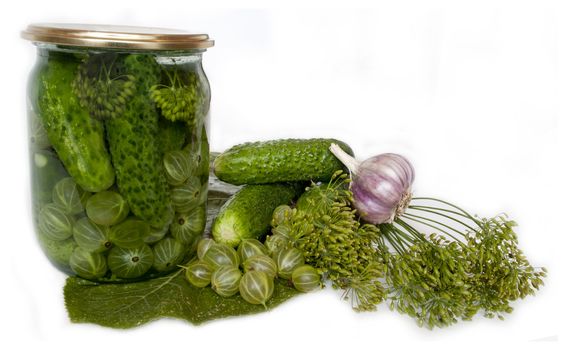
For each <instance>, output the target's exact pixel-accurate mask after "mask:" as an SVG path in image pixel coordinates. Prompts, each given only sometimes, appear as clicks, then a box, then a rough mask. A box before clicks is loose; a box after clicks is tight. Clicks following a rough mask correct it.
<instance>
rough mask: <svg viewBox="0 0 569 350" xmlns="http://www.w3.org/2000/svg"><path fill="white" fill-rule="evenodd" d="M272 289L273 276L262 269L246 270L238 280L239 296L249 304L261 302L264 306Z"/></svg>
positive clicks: (273, 286)
mask: <svg viewBox="0 0 569 350" xmlns="http://www.w3.org/2000/svg"><path fill="white" fill-rule="evenodd" d="M274 290H275V283H274V278H273V277H272V276H269V275H268V274H266V273H264V272H262V271H247V272H245V274H244V275H243V277H242V278H241V281H240V282H239V293H240V294H241V297H242V298H243V299H245V301H246V302H248V303H250V304H255V305H259V304H261V305H263V306H264V307H265V308H266V307H267V305H266V303H267V301H268V300H269V299H270V298H271V296H272V295H273V291H274Z"/></svg>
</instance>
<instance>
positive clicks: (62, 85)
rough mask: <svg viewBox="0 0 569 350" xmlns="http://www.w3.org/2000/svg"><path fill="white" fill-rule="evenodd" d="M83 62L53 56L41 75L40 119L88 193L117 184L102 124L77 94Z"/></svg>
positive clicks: (52, 142)
mask: <svg viewBox="0 0 569 350" xmlns="http://www.w3.org/2000/svg"><path fill="white" fill-rule="evenodd" d="M79 64H80V60H79V59H77V58H74V57H73V56H70V55H63V54H62V55H54V56H53V57H51V56H50V57H49V58H48V61H47V64H46V65H45V67H43V68H42V69H40V71H39V72H38V76H37V78H38V81H37V83H36V84H37V86H36V89H37V105H38V107H39V109H38V116H39V118H40V120H41V121H42V124H43V126H44V128H45V129H46V132H47V137H48V139H49V142H50V143H51V144H52V145H53V148H54V149H55V151H56V152H57V155H58V156H59V159H61V162H62V163H63V165H64V166H65V169H66V170H67V171H68V172H69V174H70V175H71V176H72V177H73V179H74V180H75V182H77V184H79V186H81V187H82V188H83V189H84V190H86V191H89V192H98V191H102V190H106V189H107V188H109V187H110V186H111V185H112V184H113V183H114V181H115V173H114V171H113V167H112V165H111V157H110V155H109V153H108V151H107V148H106V146H105V138H104V135H105V134H104V129H103V123H102V122H101V121H98V120H95V119H93V118H91V116H90V115H89V111H88V110H87V109H85V108H83V107H82V106H81V105H80V102H79V99H78V98H77V96H76V95H75V94H74V93H73V90H72V83H73V80H74V79H75V74H76V72H77V69H78V67H79Z"/></svg>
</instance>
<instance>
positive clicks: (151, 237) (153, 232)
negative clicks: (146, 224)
mask: <svg viewBox="0 0 569 350" xmlns="http://www.w3.org/2000/svg"><path fill="white" fill-rule="evenodd" d="M169 229H170V225H166V226H164V227H162V228H155V227H152V226H150V228H149V232H148V234H147V235H146V236H144V237H142V240H143V241H144V243H147V244H153V243H156V242H158V241H160V240H161V239H162V238H164V237H165V236H166V235H167V234H168V230H169Z"/></svg>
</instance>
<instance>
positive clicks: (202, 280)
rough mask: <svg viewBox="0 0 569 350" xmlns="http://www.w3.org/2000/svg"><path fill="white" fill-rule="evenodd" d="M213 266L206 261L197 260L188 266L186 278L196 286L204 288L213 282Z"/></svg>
mask: <svg viewBox="0 0 569 350" xmlns="http://www.w3.org/2000/svg"><path fill="white" fill-rule="evenodd" d="M212 273H213V268H212V267H211V266H210V265H209V264H206V263H204V262H201V261H195V262H193V263H191V264H190V265H188V267H187V268H186V279H187V280H188V282H190V283H191V284H192V285H193V286H194V287H198V288H203V287H206V286H207V285H209V284H210V283H211V275H212Z"/></svg>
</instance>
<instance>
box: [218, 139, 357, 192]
mask: <svg viewBox="0 0 569 350" xmlns="http://www.w3.org/2000/svg"><path fill="white" fill-rule="evenodd" d="M332 143H336V144H338V145H339V146H340V147H341V148H342V149H343V150H344V151H346V152H347V153H349V154H350V155H353V151H352V149H351V148H350V147H349V146H348V145H347V144H345V143H343V142H341V141H338V140H334V139H283V140H273V141H264V142H250V143H244V144H240V145H236V146H233V147H232V148H230V149H229V150H227V151H225V152H223V153H222V154H220V155H219V156H218V157H217V158H216V159H215V161H214V163H213V166H214V173H215V175H216V176H217V177H218V178H219V179H220V180H222V181H225V182H228V183H231V184H234V185H242V184H264V183H273V182H286V181H310V180H312V181H327V180H329V179H330V178H331V177H332V174H334V172H335V171H337V170H340V169H344V166H343V165H342V163H340V161H339V160H338V159H337V158H336V157H335V156H334V155H333V154H332V152H330V150H329V149H328V147H330V144H332Z"/></svg>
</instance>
